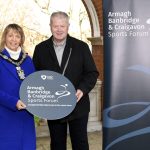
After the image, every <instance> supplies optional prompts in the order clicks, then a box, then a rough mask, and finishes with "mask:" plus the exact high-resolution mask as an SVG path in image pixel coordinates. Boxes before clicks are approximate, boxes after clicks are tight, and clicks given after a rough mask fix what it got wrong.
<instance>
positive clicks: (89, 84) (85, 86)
mask: <svg viewBox="0 0 150 150" xmlns="http://www.w3.org/2000/svg"><path fill="white" fill-rule="evenodd" d="M52 39H53V37H50V38H49V39H48V40H46V41H43V42H41V43H40V44H38V45H37V46H36V47H35V51H34V55H33V62H34V64H35V68H36V70H50V71H55V72H58V73H61V74H62V72H63V69H64V66H65V64H66V61H67V59H68V56H69V53H70V50H71V49H72V52H71V56H70V59H69V62H68V66H67V68H66V71H65V77H67V78H68V79H69V80H70V81H71V82H72V83H73V85H74V87H75V89H80V90H82V92H83V94H84V96H83V97H82V99H81V100H80V101H79V102H78V103H77V105H76V107H75V109H74V111H73V112H72V113H71V114H70V115H69V116H67V117H66V118H65V119H75V118H79V117H82V116H83V115H86V114H88V113H89V111H90V102H89V96H88V93H89V92H90V91H91V90H92V89H93V88H94V86H95V84H96V81H97V77H98V75H99V73H98V71H97V69H96V66H95V63H94V60H93V57H92V55H91V52H90V50H89V47H88V45H87V44H86V43H85V42H83V41H80V40H78V39H76V38H73V37H71V36H69V35H68V36H67V40H66V46H65V49H64V53H63V57H62V63H61V66H59V63H58V60H57V56H56V53H55V50H54V47H53V40H52Z"/></svg>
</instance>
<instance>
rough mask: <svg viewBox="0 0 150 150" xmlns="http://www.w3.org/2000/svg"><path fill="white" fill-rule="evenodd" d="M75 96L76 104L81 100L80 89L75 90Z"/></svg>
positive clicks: (81, 93)
mask: <svg viewBox="0 0 150 150" xmlns="http://www.w3.org/2000/svg"><path fill="white" fill-rule="evenodd" d="M76 96H77V102H78V101H79V100H80V99H81V98H82V96H83V92H82V91H81V90H80V89H77V92H76Z"/></svg>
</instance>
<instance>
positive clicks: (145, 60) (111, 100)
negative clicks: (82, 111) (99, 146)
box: [103, 0, 150, 150]
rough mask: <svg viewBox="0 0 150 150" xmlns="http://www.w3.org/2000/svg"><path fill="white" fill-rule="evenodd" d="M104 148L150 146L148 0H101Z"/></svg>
mask: <svg viewBox="0 0 150 150" xmlns="http://www.w3.org/2000/svg"><path fill="white" fill-rule="evenodd" d="M103 15H104V64H105V70H104V73H105V81H104V105H103V108H104V111H103V150H150V1H149V0H103Z"/></svg>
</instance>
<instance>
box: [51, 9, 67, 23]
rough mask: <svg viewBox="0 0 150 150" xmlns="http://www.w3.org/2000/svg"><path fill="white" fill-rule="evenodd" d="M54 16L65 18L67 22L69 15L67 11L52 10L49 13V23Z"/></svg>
mask: <svg viewBox="0 0 150 150" xmlns="http://www.w3.org/2000/svg"><path fill="white" fill-rule="evenodd" d="M54 17H58V18H65V19H66V21H67V22H68V24H69V16H68V14H67V13H65V12H63V11H57V12H53V13H52V14H51V17H50V25H51V24H52V21H53V18H54Z"/></svg>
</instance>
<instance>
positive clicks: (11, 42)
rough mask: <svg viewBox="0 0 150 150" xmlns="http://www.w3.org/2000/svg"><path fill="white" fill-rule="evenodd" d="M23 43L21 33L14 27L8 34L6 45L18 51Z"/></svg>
mask: <svg viewBox="0 0 150 150" xmlns="http://www.w3.org/2000/svg"><path fill="white" fill-rule="evenodd" d="M20 43H21V35H20V34H19V33H18V32H17V31H16V30H13V29H10V30H9V31H8V33H7V34H6V46H7V48H9V49H10V50H13V51H17V49H18V47H19V46H20Z"/></svg>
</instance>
